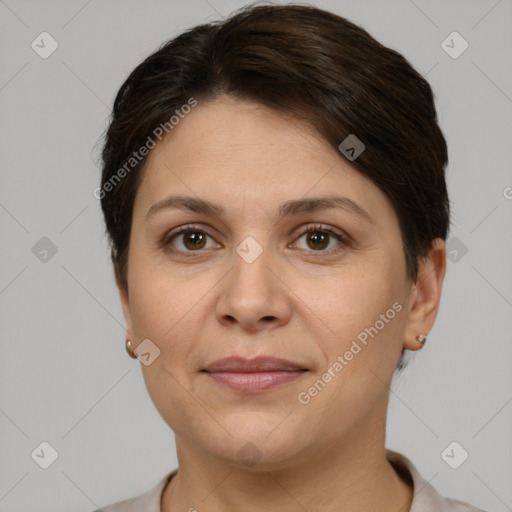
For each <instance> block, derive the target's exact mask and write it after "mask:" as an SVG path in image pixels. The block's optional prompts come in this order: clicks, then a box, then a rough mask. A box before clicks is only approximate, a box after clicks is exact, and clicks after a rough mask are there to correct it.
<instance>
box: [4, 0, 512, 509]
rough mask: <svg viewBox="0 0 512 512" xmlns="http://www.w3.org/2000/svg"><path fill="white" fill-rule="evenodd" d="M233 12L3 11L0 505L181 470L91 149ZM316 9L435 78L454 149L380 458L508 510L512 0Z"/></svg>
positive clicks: (91, 496) (80, 6) (54, 498)
mask: <svg viewBox="0 0 512 512" xmlns="http://www.w3.org/2000/svg"><path fill="white" fill-rule="evenodd" d="M245 3H246V2H243V1H234V0H232V1H229V0H208V1H206V0H188V1H187V2H178V1H174V2H171V1H163V0H161V1H158V0H152V1H147V2H142V1H139V2H136V1H133V0H132V1H123V2H121V0H110V1H107V2H100V1H99V0H92V1H88V2H87V1H85V0H73V1H66V2H64V1H37V2H36V1H22V0H5V1H2V0H0V34H1V36H0V37H1V45H0V48H1V50H0V51H1V55H2V67H1V70H0V108H1V139H0V145H1V153H0V154H1V165H2V170H1V187H0V225H1V229H2V264H1V266H0V308H1V357H0V375H1V385H0V429H1V436H0V460H1V465H0V510H2V511H4V512H5V511H12V512H22V511H23V512H25V511H27V510H30V511H34V512H35V511H40V512H49V511H52V512H59V511H62V512H64V511H71V510H74V511H77V512H79V511H83V512H86V511H90V510H92V509H94V508H96V507H99V506H101V505H106V504H108V503H112V502H114V501H118V500H121V499H124V498H128V497H131V496H134V495H136V494H139V493H141V492H143V491H146V490H148V489H149V488H150V487H152V486H153V485H155V484H156V482H157V481H158V480H160V479H161V478H162V477H163V475H164V474H165V473H167V472H168V471H170V470H171V469H173V468H175V467H176V465H177V462H176V453H175V448H174V437H173V433H172V431H171V430H170V428H169V427H168V426H167V425H166V424H165V423H164V421H163V420H162V418H161V417H160V415H159V414H158V412H157V411H156V409H155V408H154V406H153V403H152V402H151V400H150V398H149V395H148V393H147V391H146V388H145V385H144V381H143V378H142V373H141V370H140V364H141V363H139V362H138V361H136V360H132V359H130V358H129V357H128V356H127V355H126V352H125V349H124V339H125V338H124V320H123V317H122V312H121V308H120V304H119V299H118V296H117V290H116V288H115V286H114V280H113V274H112V270H111V266H110V261H109V258H108V253H107V244H106V240H105V238H104V234H103V229H104V228H103V224H102V217H101V212H100V205H99V201H98V200H97V199H95V197H94V196H93V190H94V188H95V187H97V186H98V184H99V179H100V171H99V169H98V166H97V165H96V162H97V158H98V148H99V144H98V141H99V138H100V136H101V134H102V132H103V130H104V128H105V127H106V122H107V116H108V114H109V109H110V106H111V104H112V101H113V98H114V95H115V93H116V92H117V90H118V88H119V86H120V85H121V83H122V81H123V80H124V79H125V78H126V76H127V74H128V73H129V72H130V71H131V70H132V68H133V67H134V66H135V65H136V64H138V63H139V62H140V61H141V60H142V59H143V58H144V57H145V56H147V55H148V54H149V53H150V52H152V51H154V50H155V49H156V48H157V46H158V45H159V44H160V43H162V42H163V41H164V40H167V39H168V38H171V37H173V36H175V35H177V34H178V33H179V32H181V31H182V30H184V29H186V28H188V27H191V26H193V25H197V24H199V23H203V22H206V21H211V20H214V19H218V18H219V17H221V16H227V15H228V14H229V13H230V12H231V11H232V10H234V9H235V8H237V7H240V6H242V5H244V4H245ZM312 3H315V4H316V5H318V6H320V7H324V8H326V9H329V10H332V11H334V12H336V13H338V14H340V15H342V16H345V17H347V18H348V19H350V20H352V21H354V22H356V23H358V24H361V25H362V26H363V27H364V28H366V29H367V30H368V31H369V32H370V33H371V34H372V35H373V36H374V37H376V38H377V39H378V40H380V41H381V42H382V43H384V44H386V45H388V46H390V47H392V48H394V49H396V50H398V51H400V52H401V53H403V54H404V55H405V57H407V58H408V59H409V60H410V62H411V63H412V64H413V66H414V67H415V68H416V69H418V71H419V72H420V73H422V74H423V75H424V76H426V77H427V79H428V80H429V82H430V83H431V85H432V87H433V89H434V92H435V94H436V104H437V108H438V112H439V117H440V124H441V127H442V129H443V131H444V133H445V136H446V138H447V141H448V145H449V152H450V163H449V166H448V169H447V179H448V185H449V191H450V194H451V201H452V205H453V217H452V230H451V234H450V238H451V237H456V239H451V241H450V242H449V248H450V250H451V251H452V259H453V260H454V261H450V262H449V264H448V273H447V277H446V281H445V286H444V294H443V299H442V303H441V311H440V313H439V316H438V319H437V322H436V325H435V327H434V329H433V330H432V331H431V333H430V336H429V339H428V341H427V344H426V346H425V348H424V349H423V350H422V351H421V352H418V353H415V354H414V356H413V357H412V359H411V361H410V363H409V367H408V368H407V369H406V370H405V371H404V372H403V374H402V375H400V376H398V377H397V378H396V379H395V381H394V384H393V388H392V392H391V402H390V410H389V421H388V439H387V446H388V447H389V448H391V449H395V450H398V451H400V452H402V453H404V454H405V455H406V456H408V457H409V458H410V459H411V460H412V461H413V463H414V464H415V465H416V467H417V468H418V470H419V471H420V473H421V474H422V476H423V477H424V478H425V479H427V480H428V481H430V482H431V483H432V485H434V487H435V488H436V489H437V490H438V491H439V492H440V493H441V494H444V495H448V496H452V497H456V498H458V499H463V500H466V501H469V502H471V503H473V504H475V505H477V506H479V507H481V508H484V509H486V510H488V511H495V512H504V511H510V510H512V486H511V485H510V484H511V482H512V439H511V438H512V435H511V434H512V375H511V372H510V365H511V361H512V343H511V338H512V334H511V333H512V314H511V313H512V270H511V265H510V261H511V254H512V237H511V226H512V224H511V220H512V199H511V198H512V188H507V187H512V172H511V162H512V158H511V156H512V144H511V141H512V123H511V118H512V116H511V114H512V98H511V97H512V72H511V66H510V63H511V48H512V24H511V20H512V2H511V1H510V0H500V1H496V0H489V1H487V0H478V1H476V0H473V1H467V0H464V1H463V0H460V1H454V0H452V1H435V2H434V1H431V2H427V1H424V0H415V1H414V2H413V1H408V0H397V1H389V0H388V1H359V0H350V1H349V0H346V1H337V2H335V1H323V2H312ZM43 31H47V32H49V33H50V34H51V36H52V37H53V38H54V39H55V40H56V41H57V42H58V45H59V46H58V49H57V50H56V51H55V52H54V53H53V54H52V55H51V56H50V57H48V58H47V59H43V58H41V57H40V56H39V55H38V54H37V53H36V52H35V51H34V50H33V49H32V48H31V43H32V41H33V40H35V39H36V38H37V37H38V36H39V34H40V33H41V32H43ZM453 31H457V32H459V33H460V34H461V35H462V36H463V38H464V39H465V40H466V41H467V42H468V44H469V48H468V49H467V50H466V51H465V52H464V53H463V54H462V55H460V56H459V57H458V58H456V59H454V58H452V57H450V56H449V55H448V54H447V53H446V52H445V51H444V49H443V48H442V47H441V43H442V41H443V40H444V39H445V38H446V37H447V36H448V35H449V34H450V33H452V32H453ZM36 41H37V40H36ZM457 44H458V43H457ZM46 48H48V46H46ZM42 237H47V238H48V239H50V240H51V241H52V243H53V244H54V245H55V246H56V248H57V252H56V254H54V255H52V253H51V252H49V253H48V254H47V255H46V261H41V258H43V259H44V257H45V256H44V255H43V253H41V250H42V249H41V248H40V246H36V249H35V250H34V252H35V253H36V254H34V252H33V247H34V246H35V245H36V244H37V243H38V241H39V240H40V239H41V238H42ZM40 243H42V244H44V243H47V242H40ZM43 248H44V247H43ZM464 248H467V253H465V254H464V251H465V249H464ZM38 251H39V252H38ZM453 251H456V252H453ZM43 441H46V442H48V443H50V445H51V446H53V448H54V449H55V450H56V451H57V452H58V458H57V460H56V461H55V462H54V463H53V464H52V465H51V466H50V467H49V468H48V469H42V468H41V467H40V466H39V465H38V464H36V462H35V460H34V459H33V458H32V457H31V454H32V452H33V451H34V450H35V449H36V448H38V447H39V445H40V443H41V442H43ZM452 441H457V442H458V443H459V444H460V445H461V446H462V447H464V449H465V450H467V452H468V453H469V458H468V459H467V460H466V461H465V462H464V463H463V464H462V465H461V466H460V467H459V468H458V469H452V468H451V467H449V466H448V465H447V463H446V462H445V461H444V460H443V458H442V457H441V453H442V452H443V450H444V449H445V448H446V447H447V446H448V445H449V444H450V443H451V442H452ZM46 453H48V452H46ZM34 458H35V457H34Z"/></svg>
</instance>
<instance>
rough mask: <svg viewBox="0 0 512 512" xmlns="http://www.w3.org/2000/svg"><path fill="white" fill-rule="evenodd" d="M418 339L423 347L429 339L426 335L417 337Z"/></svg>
mask: <svg viewBox="0 0 512 512" xmlns="http://www.w3.org/2000/svg"><path fill="white" fill-rule="evenodd" d="M416 339H417V340H418V341H419V342H420V343H421V344H422V345H423V344H424V343H425V342H426V341H427V337H426V336H425V335H424V334H420V335H419V336H416Z"/></svg>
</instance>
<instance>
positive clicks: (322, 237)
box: [310, 232, 327, 249]
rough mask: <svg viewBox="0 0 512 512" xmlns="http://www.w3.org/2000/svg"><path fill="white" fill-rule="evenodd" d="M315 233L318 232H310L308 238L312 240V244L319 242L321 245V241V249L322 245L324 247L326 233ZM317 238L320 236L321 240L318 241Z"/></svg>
mask: <svg viewBox="0 0 512 512" xmlns="http://www.w3.org/2000/svg"><path fill="white" fill-rule="evenodd" d="M317 233H318V232H316V233H313V234H311V236H310V240H312V241H313V244H314V245H316V244H318V243H320V244H321V245H322V242H324V244H323V245H322V247H320V249H322V248H323V247H325V241H326V239H327V235H326V234H325V233H323V234H320V235H318V234H317ZM319 238H321V239H322V240H320V241H319ZM313 248H315V247H313ZM317 248H318V247H317Z"/></svg>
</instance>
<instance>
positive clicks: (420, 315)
mask: <svg viewBox="0 0 512 512" xmlns="http://www.w3.org/2000/svg"><path fill="white" fill-rule="evenodd" d="M445 273H446V247H445V243H444V240H442V239H441V238H436V239H435V241H434V244H433V247H432V249H431V251H430V252H429V254H428V256H426V257H425V258H423V259H422V260H420V261H419V264H418V277H417V279H416V283H414V284H413V285H412V287H411V302H410V303H409V313H408V319H407V328H406V331H405V336H404V343H403V346H404V348H406V349H407V350H418V349H420V348H422V347H423V345H424V344H425V341H426V336H427V335H428V333H429V332H430V330H431V329H432V326H433V325H434V321H435V319H436V316H437V312H438V310H439V304H440V301H441V289H442V286H443V280H444V276H445Z"/></svg>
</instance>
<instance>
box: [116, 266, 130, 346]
mask: <svg viewBox="0 0 512 512" xmlns="http://www.w3.org/2000/svg"><path fill="white" fill-rule="evenodd" d="M116 284H117V290H118V291H119V297H120V299H121V307H122V308H123V316H124V319H125V322H126V339H128V340H131V341H132V346H133V341H134V337H133V328H132V316H131V313H130V293H129V290H128V284H123V283H122V282H121V279H120V277H119V275H118V272H116Z"/></svg>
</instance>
